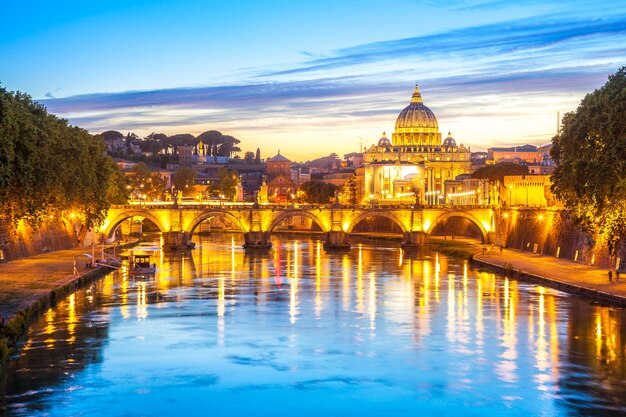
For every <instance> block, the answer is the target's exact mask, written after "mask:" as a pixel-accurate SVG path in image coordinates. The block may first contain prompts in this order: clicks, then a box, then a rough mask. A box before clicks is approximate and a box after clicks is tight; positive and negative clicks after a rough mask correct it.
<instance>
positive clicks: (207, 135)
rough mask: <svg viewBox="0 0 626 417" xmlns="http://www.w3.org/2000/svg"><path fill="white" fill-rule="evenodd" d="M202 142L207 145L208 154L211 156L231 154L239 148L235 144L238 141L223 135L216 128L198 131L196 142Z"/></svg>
mask: <svg viewBox="0 0 626 417" xmlns="http://www.w3.org/2000/svg"><path fill="white" fill-rule="evenodd" d="M200 141H202V143H204V144H206V145H209V149H210V152H209V154H210V155H211V156H213V157H218V156H228V157H230V156H232V154H233V153H234V152H240V151H241V149H240V148H239V147H237V146H236V145H237V144H238V143H239V142H240V140H239V139H236V138H234V137H232V136H228V135H224V134H222V132H219V131H217V130H209V131H206V132H202V133H200V134H199V135H198V136H197V137H196V143H199V142H200Z"/></svg>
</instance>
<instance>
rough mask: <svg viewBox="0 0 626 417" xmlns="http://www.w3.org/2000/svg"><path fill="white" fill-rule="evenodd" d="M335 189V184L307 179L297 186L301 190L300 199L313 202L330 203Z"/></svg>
mask: <svg viewBox="0 0 626 417" xmlns="http://www.w3.org/2000/svg"><path fill="white" fill-rule="evenodd" d="M337 189H338V188H337V187H336V186H335V185H333V184H329V183H326V182H321V181H308V182H305V183H304V184H302V185H301V186H300V188H299V190H300V191H302V199H303V200H304V201H305V202H307V203H313V204H326V203H330V202H331V201H332V200H333V198H334V196H335V191H337Z"/></svg>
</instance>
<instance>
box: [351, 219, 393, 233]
mask: <svg viewBox="0 0 626 417" xmlns="http://www.w3.org/2000/svg"><path fill="white" fill-rule="evenodd" d="M351 233H352V234H392V235H400V236H401V235H402V228H401V227H400V226H399V225H398V224H397V223H396V222H395V221H393V220H391V219H390V218H388V217H382V216H368V217H364V218H363V219H361V220H359V222H358V223H357V224H356V225H355V226H354V227H353V228H352V232H351Z"/></svg>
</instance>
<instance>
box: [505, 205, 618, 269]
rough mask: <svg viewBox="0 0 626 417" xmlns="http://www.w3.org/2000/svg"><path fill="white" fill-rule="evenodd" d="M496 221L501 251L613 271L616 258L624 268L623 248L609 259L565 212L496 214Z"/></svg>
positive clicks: (597, 242)
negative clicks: (552, 258) (500, 240)
mask: <svg viewBox="0 0 626 417" xmlns="http://www.w3.org/2000/svg"><path fill="white" fill-rule="evenodd" d="M497 221H499V222H500V225H501V233H502V241H503V244H504V246H505V247H509V248H512V249H518V250H523V251H528V252H534V253H540V254H543V255H548V256H554V257H559V258H561V259H570V260H575V261H576V262H580V263H583V264H587V265H595V266H599V267H602V268H615V267H616V262H617V260H618V258H620V260H621V268H622V269H623V268H624V267H625V266H626V250H625V249H626V248H624V245H623V246H622V248H621V250H620V251H618V252H619V253H618V254H617V255H616V256H611V255H610V254H609V250H608V248H607V245H606V243H605V242H604V241H603V239H602V237H594V236H590V235H589V234H587V233H584V232H581V231H580V230H577V229H576V228H575V227H574V225H573V223H572V221H571V219H570V217H569V214H568V212H567V211H563V210H546V209H537V210H524V211H519V212H516V211H515V210H511V211H508V212H507V211H504V212H502V213H500V215H499V219H498V220H497Z"/></svg>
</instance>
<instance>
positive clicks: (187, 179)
mask: <svg viewBox="0 0 626 417" xmlns="http://www.w3.org/2000/svg"><path fill="white" fill-rule="evenodd" d="M195 178H196V171H194V170H193V169H191V168H187V167H182V168H178V169H177V170H176V172H174V179H173V181H172V182H173V184H174V190H175V192H176V191H182V192H183V195H184V196H189V195H193V193H194V180H195Z"/></svg>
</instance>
